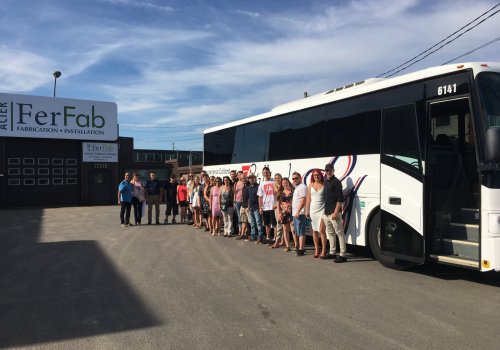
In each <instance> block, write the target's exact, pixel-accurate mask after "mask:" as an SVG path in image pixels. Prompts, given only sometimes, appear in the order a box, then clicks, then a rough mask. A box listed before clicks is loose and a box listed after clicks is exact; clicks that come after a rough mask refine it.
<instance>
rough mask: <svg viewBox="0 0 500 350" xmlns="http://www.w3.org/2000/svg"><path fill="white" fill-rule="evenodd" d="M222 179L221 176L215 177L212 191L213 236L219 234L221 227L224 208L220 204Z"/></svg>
mask: <svg viewBox="0 0 500 350" xmlns="http://www.w3.org/2000/svg"><path fill="white" fill-rule="evenodd" d="M221 184H222V179H221V178H220V177H218V178H216V179H215V186H214V187H212V189H211V191H210V203H211V204H212V208H211V209H212V225H213V230H212V236H218V235H219V230H220V227H221V223H220V221H221V218H222V210H221V209H220V205H219V195H220V186H221Z"/></svg>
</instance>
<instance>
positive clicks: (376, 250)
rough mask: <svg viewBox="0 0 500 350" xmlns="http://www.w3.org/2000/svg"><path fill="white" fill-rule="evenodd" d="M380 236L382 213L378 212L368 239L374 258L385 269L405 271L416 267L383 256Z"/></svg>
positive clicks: (370, 228)
mask: <svg viewBox="0 0 500 350" xmlns="http://www.w3.org/2000/svg"><path fill="white" fill-rule="evenodd" d="M380 235H381V230H380V211H378V212H377V213H376V214H375V215H374V216H373V217H372V219H371V221H370V225H369V228H368V239H369V243H370V250H371V252H372V254H373V257H374V258H375V259H377V260H378V262H379V263H381V264H382V265H384V266H385V267H388V268H391V269H395V270H404V269H408V268H410V267H413V266H414V264H413V263H409V262H406V261H401V260H398V259H396V258H393V257H390V256H387V255H382V249H381V248H380Z"/></svg>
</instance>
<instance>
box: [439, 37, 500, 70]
mask: <svg viewBox="0 0 500 350" xmlns="http://www.w3.org/2000/svg"><path fill="white" fill-rule="evenodd" d="M499 40H500V36H499V37H498V38H495V39H493V40H491V41H489V42H487V43H486V44H483V45H481V46H478V47H476V48H475V49H472V50H470V51H467V52H466V53H464V54H462V55H460V56H458V57H455V58H454V59H452V60H449V61H448V62H445V63H443V64H441V65H442V66H443V65H445V64H448V63H451V62H453V61H456V60H458V59H459V58H462V57H464V56H467V55H470V54H471V53H473V52H476V51H477V50H480V49H482V48H484V47H486V46H489V45H491V44H493V43H494V42H496V41H499Z"/></svg>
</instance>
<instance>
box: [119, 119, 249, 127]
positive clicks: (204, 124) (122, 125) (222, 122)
mask: <svg viewBox="0 0 500 350" xmlns="http://www.w3.org/2000/svg"><path fill="white" fill-rule="evenodd" d="M240 119H241V118H237V119H232V120H225V121H220V122H213V123H203V124H191V125H164V124H151V125H133V124H120V127H122V128H139V129H180V128H193V127H198V126H210V125H216V124H225V123H231V122H235V121H237V120H240Z"/></svg>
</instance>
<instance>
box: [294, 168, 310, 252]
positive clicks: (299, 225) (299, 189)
mask: <svg viewBox="0 0 500 350" xmlns="http://www.w3.org/2000/svg"><path fill="white" fill-rule="evenodd" d="M292 183H293V185H294V186H295V190H294V191H293V198H292V215H293V227H294V228H295V234H296V235H297V237H298V238H299V248H298V249H297V251H296V254H297V256H302V255H304V253H305V251H306V250H305V248H304V246H305V243H306V215H305V206H306V198H307V186H306V185H304V184H303V183H302V176H301V175H300V174H299V173H298V172H294V173H293V174H292Z"/></svg>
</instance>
